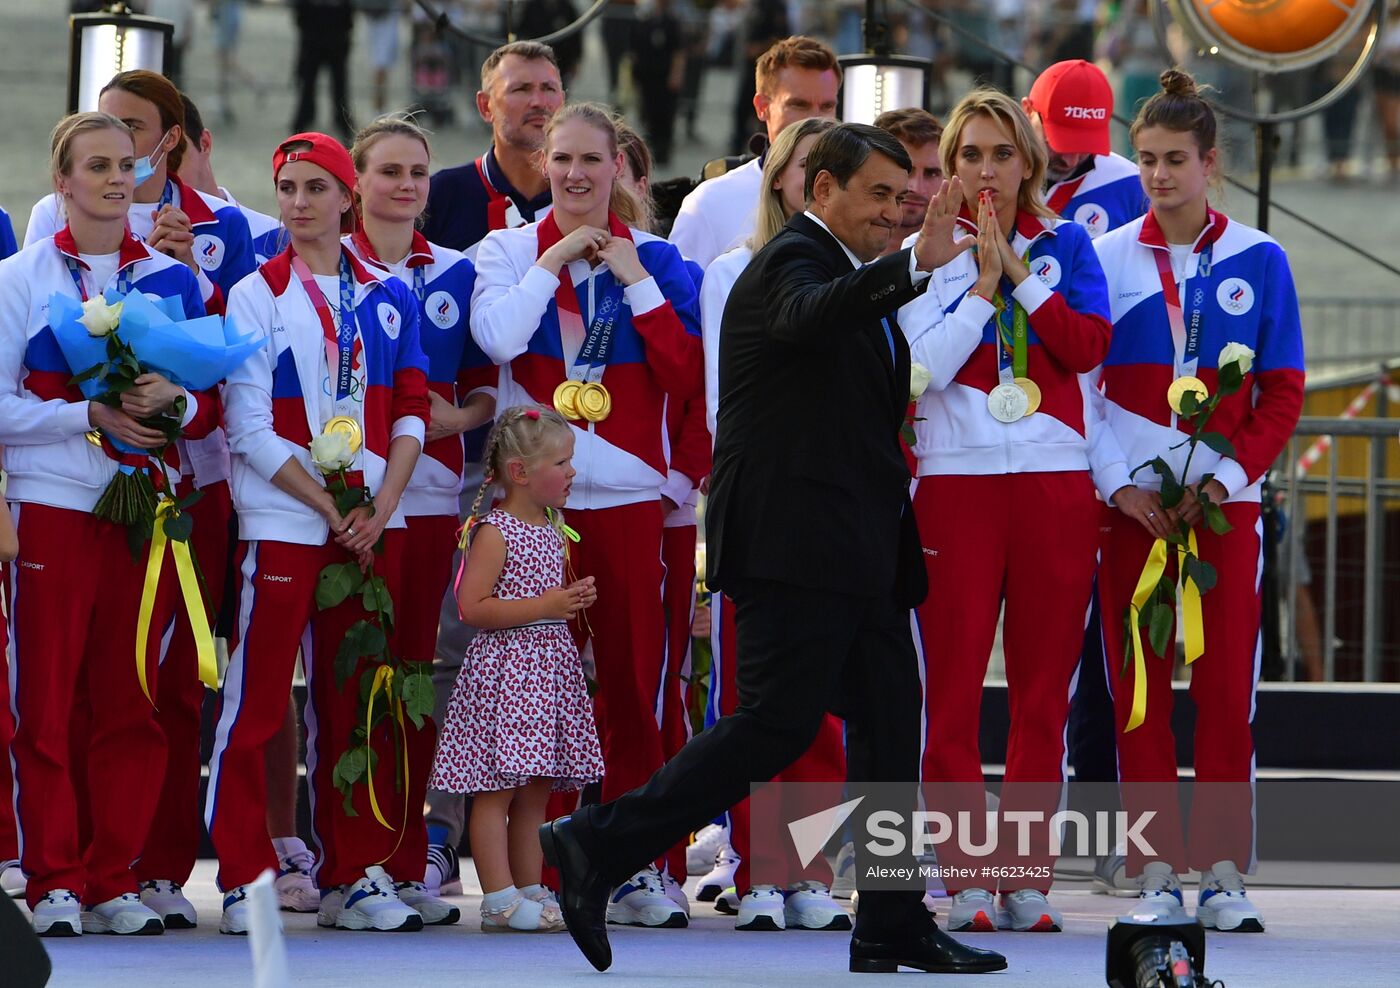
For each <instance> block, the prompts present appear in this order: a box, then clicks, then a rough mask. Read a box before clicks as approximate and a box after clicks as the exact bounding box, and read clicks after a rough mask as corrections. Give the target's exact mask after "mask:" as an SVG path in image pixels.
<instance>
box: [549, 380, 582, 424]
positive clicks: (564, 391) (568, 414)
mask: <svg viewBox="0 0 1400 988" xmlns="http://www.w3.org/2000/svg"><path fill="white" fill-rule="evenodd" d="M582 387H583V384H582V383H581V382H579V381H564V382H563V383H561V384H560V385H559V387H557V388H555V389H554V410H555V411H556V412H558V413H559V414H560V415H562V416H564V418H566V419H568V420H569V421H570V422H577V421H578V420H579V419H581V418H583V415H582V414H581V413H580V412H579V407H578V393H579V390H580V389H581V388H582Z"/></svg>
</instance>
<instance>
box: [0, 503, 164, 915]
mask: <svg viewBox="0 0 1400 988" xmlns="http://www.w3.org/2000/svg"><path fill="white" fill-rule="evenodd" d="M14 511H15V524H16V527H17V529H18V533H19V539H20V546H21V549H20V558H19V559H18V560H17V561H16V562H15V563H14V564H13V565H12V566H11V569H10V585H9V600H10V641H11V645H12V647H11V649H10V663H9V680H10V682H9V685H10V697H11V711H12V713H13V715H14V740H13V741H12V743H11V747H10V757H11V759H12V764H13V769H14V783H13V785H14V803H15V808H16V822H17V824H18V829H19V846H20V860H21V864H22V866H23V868H24V871H25V874H27V875H28V876H29V885H28V891H27V898H28V901H29V905H30V907H31V908H32V907H33V906H34V905H35V904H36V903H37V902H39V900H40V899H42V898H43V897H44V895H45V893H48V892H51V891H53V890H54V889H69V890H70V891H72V892H74V893H76V894H77V895H78V896H79V898H80V899H81V900H82V901H83V903H85V904H88V905H92V904H96V903H100V902H105V901H107V900H108V899H113V898H115V897H117V896H119V895H122V894H124V893H127V892H135V891H136V889H137V880H136V875H135V874H134V873H133V871H132V867H131V864H132V862H133V861H135V860H136V858H137V857H138V856H139V855H140V854H141V847H142V844H143V843H144V841H145V838H146V831H147V829H148V828H149V826H150V823H151V817H152V814H153V813H154V811H155V803H156V793H157V792H158V791H159V787H160V780H161V775H162V773H163V771H164V768H165V738H164V736H163V735H162V734H161V732H160V728H159V727H158V726H157V725H156V722H155V716H154V714H155V710H154V708H153V707H152V706H151V702H150V701H149V700H147V699H146V697H145V696H144V695H142V693H141V687H140V684H139V680H138V678H137V675H136V669H135V658H134V643H135V640H136V624H137V615H138V610H139V606H140V600H141V592H142V584H143V582H144V578H145V568H146V560H145V558H144V556H143V557H142V558H141V559H140V560H139V561H138V562H133V561H132V559H131V553H130V551H129V550H128V548H127V540H126V532H125V531H124V530H123V529H122V528H119V527H118V526H116V525H113V524H111V523H110V522H105V521H101V520H99V519H97V518H94V517H93V516H92V515H91V514H90V513H88V512H85V511H72V510H68V509H65V508H55V507H51V506H49V505H44V504H20V505H16V506H15V508H14ZM172 575H173V571H172V570H171V569H170V567H169V565H167V567H166V571H165V573H164V574H163V579H162V581H161V590H160V594H159V596H158V599H157V601H156V606H155V610H154V612H153V616H152V622H151V627H152V628H153V629H155V632H154V633H153V634H152V635H151V637H150V642H149V647H148V650H147V656H146V670H147V683H148V685H149V686H150V688H151V690H152V695H153V696H154V695H157V694H156V692H155V691H156V690H158V688H159V678H158V675H157V672H158V653H159V648H160V634H159V629H161V628H163V627H165V625H166V622H167V620H168V615H169V613H170V608H171V607H172V606H173V602H174V597H173V592H172V591H173V589H174V581H173V580H172V579H170V577H171V576H172ZM80 697H87V698H89V700H90V702H86V701H83V700H80V699H79V698H80ZM75 717H77V718H82V719H84V721H85V723H82V724H77V725H75V724H74V718H75ZM72 738H80V739H82V743H81V744H80V745H79V746H78V747H76V748H75V747H73V745H72ZM78 760H81V762H82V764H81V765H79V764H76V762H77V761H78ZM79 786H81V787H82V788H83V790H84V791H83V792H82V793H79V792H77V791H76V790H77V787H79ZM80 802H81V803H82V804H84V805H85V806H86V807H87V808H88V812H89V813H90V828H91V833H90V840H86V841H84V840H82V839H81V838H80V834H79V804H80ZM83 836H88V835H83Z"/></svg>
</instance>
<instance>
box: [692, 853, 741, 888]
mask: <svg viewBox="0 0 1400 988" xmlns="http://www.w3.org/2000/svg"><path fill="white" fill-rule="evenodd" d="M697 870H698V869H697ZM738 870H739V855H737V854H735V853H734V848H732V847H730V846H729V845H728V844H721V845H720V846H719V849H718V850H717V851H715V856H714V859H713V860H712V861H711V862H710V870H709V871H708V872H706V873H705V874H704V875H701V876H700V882H699V885H698V886H697V891H696V893H695V898H697V899H699V900H700V901H701V902H714V901H715V900H716V899H718V898H719V897H720V894H721V893H722V892H723V891H724V890H725V889H728V888H733V887H734V873H735V872H736V871H738Z"/></svg>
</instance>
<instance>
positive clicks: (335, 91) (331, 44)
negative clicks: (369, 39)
mask: <svg viewBox="0 0 1400 988" xmlns="http://www.w3.org/2000/svg"><path fill="white" fill-rule="evenodd" d="M349 55H350V36H349V35H338V34H337V35H334V36H332V37H330V38H317V37H315V36H314V35H313V34H312V32H310V31H303V32H302V35H301V39H300V45H299V50H298V52H297V90H298V91H297V111H296V117H295V118H294V119H293V121H292V131H293V133H297V134H300V133H303V132H305V131H306V130H308V129H309V128H311V127H313V126H314V125H315V123H316V79H317V77H318V76H319V75H320V74H321V68H322V67H323V66H324V67H325V68H326V69H328V70H329V71H330V74H331V100H332V102H333V103H334V104H335V120H336V124H337V126H338V127H339V129H340V136H341V137H342V138H344V139H346V140H347V142H348V140H349V138H350V137H352V136H354V133H355V124H354V121H353V120H351V118H350V88H349V79H348V76H347V70H346V65H345V62H346V59H347V58H349Z"/></svg>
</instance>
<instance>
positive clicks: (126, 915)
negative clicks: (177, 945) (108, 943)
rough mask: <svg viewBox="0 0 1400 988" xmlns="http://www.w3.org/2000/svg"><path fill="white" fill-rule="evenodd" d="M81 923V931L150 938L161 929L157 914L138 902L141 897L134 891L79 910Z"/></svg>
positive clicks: (162, 925) (161, 925) (163, 928)
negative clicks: (81, 910) (81, 912)
mask: <svg viewBox="0 0 1400 988" xmlns="http://www.w3.org/2000/svg"><path fill="white" fill-rule="evenodd" d="M82 922H83V932H84V933H113V934H116V935H118V936H135V937H153V936H158V935H159V934H161V933H164V932H165V924H164V923H162V922H161V921H160V917H159V916H158V915H156V913H155V912H154V911H153V910H151V909H149V908H147V907H146V906H144V905H142V904H141V896H139V895H137V894H136V893H135V892H126V893H123V894H122V895H119V896H117V897H116V898H115V899H108V900H107V901H106V902H99V903H98V904H97V905H95V906H93V907H92V908H91V909H85V910H83V914H82Z"/></svg>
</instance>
